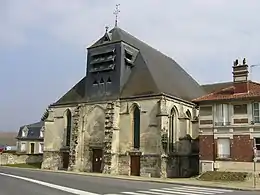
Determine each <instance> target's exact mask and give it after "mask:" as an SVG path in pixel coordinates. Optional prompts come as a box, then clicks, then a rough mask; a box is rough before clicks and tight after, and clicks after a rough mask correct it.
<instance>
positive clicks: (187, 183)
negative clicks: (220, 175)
mask: <svg viewBox="0 0 260 195" xmlns="http://www.w3.org/2000/svg"><path fill="white" fill-rule="evenodd" d="M0 167H1V166H0ZM2 167H4V168H9V169H23V170H31V171H39V172H52V173H63V174H72V175H81V176H89V177H102V178H109V179H121V180H129V181H139V182H151V183H165V184H174V185H188V186H194V187H205V188H219V189H226V190H237V191H259V192H260V189H255V188H253V187H245V188H243V187H229V186H222V185H218V184H212V185H211V184H210V185H207V184H203V183H202V184H194V183H190V182H189V181H173V180H168V181H167V180H163V179H158V180H157V179H148V178H144V177H135V176H127V177H124V176H120V175H108V174H101V173H100V174H98V173H86V172H73V171H63V170H47V169H34V168H19V167H9V166H4V165H2ZM197 181H199V180H197ZM191 182H192V181H191ZM203 182H205V181H203Z"/></svg>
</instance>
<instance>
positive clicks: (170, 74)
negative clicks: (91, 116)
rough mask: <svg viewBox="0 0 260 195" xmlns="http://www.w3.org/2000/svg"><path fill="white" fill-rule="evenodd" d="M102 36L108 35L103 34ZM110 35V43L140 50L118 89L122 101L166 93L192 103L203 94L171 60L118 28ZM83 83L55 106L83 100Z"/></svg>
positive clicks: (192, 80)
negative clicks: (123, 82) (139, 96)
mask: <svg viewBox="0 0 260 195" xmlns="http://www.w3.org/2000/svg"><path fill="white" fill-rule="evenodd" d="M105 36H108V35H107V34H105ZM109 36H110V38H111V40H110V42H118V41H122V42H124V43H127V44H129V45H131V46H133V47H134V48H136V49H138V50H139V54H138V56H137V58H136V60H135V62H134V64H135V66H134V67H133V69H132V72H131V75H130V76H129V79H128V80H127V82H126V83H125V84H124V86H121V91H120V97H121V98H123V97H132V96H138V95H150V94H159V93H165V94H168V95H171V96H174V97H176V98H180V99H183V100H186V101H191V100H192V99H194V98H197V97H199V96H202V95H204V94H205V92H204V90H203V89H202V88H201V86H200V85H199V84H198V83H197V82H196V81H195V80H194V79H193V78H192V77H191V76H190V75H189V74H188V73H187V72H186V71H185V70H184V69H183V68H182V67H181V66H180V65H179V64H177V62H175V61H174V60H173V59H171V58H170V57H168V56H166V55H164V54H163V53H161V52H160V51H158V50H156V49H154V48H152V47H151V46H149V45H147V44H146V43H144V42H142V41H141V40H139V39H137V38H135V37H134V36H132V35H131V34H129V33H127V32H126V31H124V30H122V29H120V28H118V27H115V28H113V29H112V30H110V31H109ZM102 39H103V37H102V38H101V39H99V40H98V41H97V42H95V43H94V44H93V45H91V46H90V47H89V49H90V48H93V47H98V46H100V45H103V44H104V43H103V42H102V41H101V40H102ZM105 44H107V42H106V43H105ZM84 80H85V78H83V79H82V80H81V81H80V82H79V83H78V84H77V85H75V86H74V87H73V88H72V89H71V90H70V91H69V92H68V93H66V94H65V95H64V96H63V97H62V98H61V99H59V100H58V101H57V102H56V103H55V104H65V103H73V102H79V101H82V100H84V92H85V81H84Z"/></svg>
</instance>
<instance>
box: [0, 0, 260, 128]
mask: <svg viewBox="0 0 260 195" xmlns="http://www.w3.org/2000/svg"><path fill="white" fill-rule="evenodd" d="M117 3H120V13H119V16H118V17H119V19H118V26H119V27H120V28H122V29H124V30H125V31H128V32H129V33H130V34H132V35H134V36H135V37H137V38H139V39H141V40H143V41H144V42H146V43H148V44H149V45H151V46H152V47H154V48H156V49H158V50H160V51H161V52H163V53H164V54H166V55H168V56H170V57H171V58H173V59H174V60H175V61H177V62H178V63H179V64H180V65H181V66H182V67H183V68H184V69H185V70H186V71H187V72H188V73H189V74H190V75H191V76H192V77H193V78H194V79H195V80H197V81H198V82H199V83H200V84H206V83H213V82H224V81H231V80H232V65H233V61H234V60H235V59H236V58H238V59H239V60H242V59H243V58H244V57H245V58H247V61H248V64H249V65H252V64H260V53H259V51H260V44H259V43H260V36H259V34H260V20H259V15H260V14H259V7H260V1H258V0H250V1H248V0H214V1H213V0H212V1H209V0H182V1H180V0H141V1H140V0H131V1H129V0H109V1H108V0H95V1H93V0H55V1H54V0H44V1H42V0H26V1H21V0H1V1H0V68H1V70H0V89H1V95H0V110H1V112H0V131H18V128H19V127H20V126H22V125H24V124H29V123H33V122H37V121H38V120H40V118H41V116H42V114H43V112H44V111H45V109H46V108H47V106H48V105H49V104H51V103H54V102H55V101H56V100H58V99H59V98H60V97H61V96H62V95H63V94H64V93H66V91H68V90H69V89H70V88H71V87H72V86H73V85H75V84H76V83H77V82H78V81H79V80H80V79H81V78H82V77H84V75H85V71H86V70H85V68H86V64H85V61H86V48H87V47H88V46H90V45H91V44H92V43H93V42H95V41H96V40H98V39H99V38H100V37H101V36H102V35H103V34H104V32H105V26H109V28H110V29H111V28H113V26H114V20H115V16H114V15H113V12H114V9H115V5H116V4H117ZM252 70H253V71H252V73H251V78H252V79H253V80H256V81H260V76H258V75H260V74H259V73H260V66H259V67H257V66H256V67H255V68H253V69H252Z"/></svg>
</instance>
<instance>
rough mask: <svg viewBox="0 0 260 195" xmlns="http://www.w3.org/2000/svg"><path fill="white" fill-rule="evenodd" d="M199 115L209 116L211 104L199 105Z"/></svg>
mask: <svg viewBox="0 0 260 195" xmlns="http://www.w3.org/2000/svg"><path fill="white" fill-rule="evenodd" d="M199 115H200V116H210V115H212V106H202V107H200V113H199Z"/></svg>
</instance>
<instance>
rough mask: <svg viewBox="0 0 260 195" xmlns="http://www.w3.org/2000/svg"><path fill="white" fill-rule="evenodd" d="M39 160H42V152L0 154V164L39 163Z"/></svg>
mask: <svg viewBox="0 0 260 195" xmlns="http://www.w3.org/2000/svg"><path fill="white" fill-rule="evenodd" d="M41 162H42V154H16V153H9V152H4V153H2V154H1V155H0V163H1V165H7V164H25V163H41Z"/></svg>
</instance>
